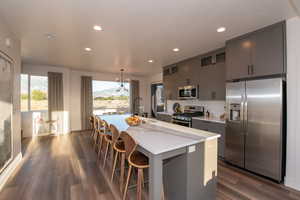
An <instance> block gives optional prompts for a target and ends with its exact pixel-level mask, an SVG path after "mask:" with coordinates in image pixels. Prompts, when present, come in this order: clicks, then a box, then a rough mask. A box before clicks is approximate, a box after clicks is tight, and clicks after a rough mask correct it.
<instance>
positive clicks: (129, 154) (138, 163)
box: [120, 131, 149, 200]
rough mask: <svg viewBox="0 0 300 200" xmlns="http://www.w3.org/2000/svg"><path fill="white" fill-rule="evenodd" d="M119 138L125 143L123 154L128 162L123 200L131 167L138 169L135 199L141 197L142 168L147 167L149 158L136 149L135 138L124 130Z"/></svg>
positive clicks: (138, 199)
mask: <svg viewBox="0 0 300 200" xmlns="http://www.w3.org/2000/svg"><path fill="white" fill-rule="evenodd" d="M120 137H121V139H122V140H123V141H124V144H125V151H126V152H125V154H126V158H127V161H128V163H129V170H128V175H127V180H126V184H125V189H124V193H123V200H125V199H126V195H127V191H128V184H129V181H130V176H131V172H132V167H135V168H137V170H138V180H137V193H136V194H137V198H136V199H137V200H141V199H142V186H143V182H144V172H143V169H146V168H149V160H148V157H147V156H145V155H144V154H142V153H141V152H139V151H137V150H136V147H137V143H136V142H135V140H134V139H133V138H132V137H131V136H130V135H129V134H128V133H127V132H125V131H123V132H122V133H121V135H120Z"/></svg>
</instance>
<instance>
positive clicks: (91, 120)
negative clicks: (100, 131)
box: [89, 116, 95, 138]
mask: <svg viewBox="0 0 300 200" xmlns="http://www.w3.org/2000/svg"><path fill="white" fill-rule="evenodd" d="M89 121H90V127H91V138H93V135H94V131H95V126H94V121H95V118H94V116H90V117H89Z"/></svg>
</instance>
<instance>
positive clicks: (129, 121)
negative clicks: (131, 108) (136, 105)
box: [125, 116, 142, 126]
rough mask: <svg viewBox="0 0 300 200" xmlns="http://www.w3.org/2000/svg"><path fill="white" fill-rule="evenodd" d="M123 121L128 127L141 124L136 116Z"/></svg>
mask: <svg viewBox="0 0 300 200" xmlns="http://www.w3.org/2000/svg"><path fill="white" fill-rule="evenodd" d="M125 121H126V123H127V124H128V125H129V126H138V125H140V124H141V122H142V120H141V119H140V118H139V117H138V116H132V117H127V118H126V119H125Z"/></svg>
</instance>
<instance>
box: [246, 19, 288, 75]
mask: <svg viewBox="0 0 300 200" xmlns="http://www.w3.org/2000/svg"><path fill="white" fill-rule="evenodd" d="M284 27H285V26H284V23H280V24H276V25H273V26H271V27H268V28H266V29H263V30H261V31H258V32H256V33H255V34H254V35H253V36H252V37H253V47H252V48H253V49H252V69H251V74H252V76H266V75H275V74H282V73H283V72H284Z"/></svg>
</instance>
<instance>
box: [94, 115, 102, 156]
mask: <svg viewBox="0 0 300 200" xmlns="http://www.w3.org/2000/svg"><path fill="white" fill-rule="evenodd" d="M102 124H103V122H102V120H101V119H100V117H96V134H95V137H94V149H95V151H96V152H98V151H97V148H98V147H99V142H100V140H101V136H102V134H103V132H104V130H103V125H102Z"/></svg>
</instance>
